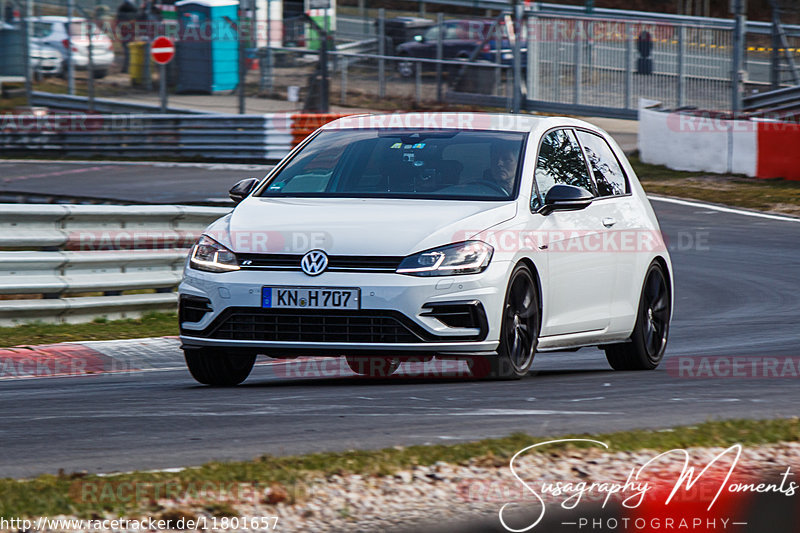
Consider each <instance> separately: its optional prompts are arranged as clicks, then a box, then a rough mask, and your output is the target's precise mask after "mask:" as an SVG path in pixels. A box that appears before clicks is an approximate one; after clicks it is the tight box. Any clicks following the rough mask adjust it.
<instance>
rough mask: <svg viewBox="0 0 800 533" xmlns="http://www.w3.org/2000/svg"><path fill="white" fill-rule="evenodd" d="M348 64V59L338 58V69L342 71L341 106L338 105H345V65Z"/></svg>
mask: <svg viewBox="0 0 800 533" xmlns="http://www.w3.org/2000/svg"><path fill="white" fill-rule="evenodd" d="M348 63H350V61H349V60H348V58H346V57H342V58H339V67H340V68H341V70H342V83H341V85H342V87H341V90H342V95H341V101H342V102H341V104H340V105H347V65H348Z"/></svg>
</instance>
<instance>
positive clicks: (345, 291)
mask: <svg viewBox="0 0 800 533" xmlns="http://www.w3.org/2000/svg"><path fill="white" fill-rule="evenodd" d="M230 194H231V198H232V199H234V201H236V202H238V205H237V206H236V208H235V209H234V210H233V212H231V213H230V214H228V215H226V216H224V217H223V218H221V219H220V220H218V221H216V222H215V223H213V224H211V225H210V226H209V227H208V228H207V229H206V231H205V233H204V235H203V236H202V237H201V238H200V240H199V241H198V242H197V244H195V246H194V247H193V248H192V250H191V252H190V255H189V258H188V260H187V264H186V268H185V271H184V276H185V277H184V280H183V282H182V283H181V285H180V287H179V292H180V300H179V302H180V303H179V321H180V335H181V341H182V346H183V349H184V352H185V357H186V362H187V365H188V367H189V370H190V372H191V374H192V376H194V378H195V379H196V380H197V381H199V382H200V383H205V384H210V385H234V384H237V383H240V382H241V381H243V380H244V379H245V378H246V377H247V376H248V374H249V373H250V371H251V369H252V367H253V364H254V361H255V358H256V355H257V354H264V355H268V356H271V357H277V358H282V357H294V356H297V355H302V354H313V355H316V356H323V355H327V356H345V357H346V360H347V363H348V365H349V366H350V368H351V369H352V370H353V371H354V372H356V373H361V374H365V375H369V376H385V375H389V374H391V373H392V372H394V371H395V370H396V369H397V368H398V366H399V365H400V363H401V362H403V361H405V360H408V359H409V358H413V359H417V360H418V359H423V360H428V359H430V358H432V357H434V356H435V357H443V358H453V357H455V358H462V359H466V360H467V361H468V363H469V364H470V368H471V369H472V371H473V373H474V374H476V375H478V376H488V377H492V378H500V379H515V378H520V377H522V376H524V375H526V374H527V372H528V370H529V369H530V367H531V364H532V362H533V357H534V354H535V352H536V351H552V350H573V349H577V348H580V347H583V346H599V347H601V348H602V349H604V350H605V353H606V356H607V358H608V361H609V363H610V364H611V366H612V367H613V368H615V369H629V370H632V369H653V368H655V367H656V366H657V365H658V364H659V362H660V361H661V358H662V356H663V354H664V349H665V347H666V344H667V336H668V331H669V323H670V318H671V314H672V301H673V298H672V287H673V282H672V266H671V263H670V257H669V254H668V252H667V249H666V247H665V246H664V245H663V240H662V239H661V237H660V230H659V225H658V221H657V220H656V216H655V214H654V212H653V209H652V207H651V206H650V203H649V202H648V199H647V197H646V196H645V193H644V190H643V189H642V187H641V185H640V184H639V181H638V179H637V177H636V174H635V173H634V171H633V169H632V168H631V166H630V164H629V163H628V161H627V160H626V159H625V155H624V154H623V153H622V151H621V150H620V148H619V146H617V144H616V143H615V142H614V141H613V139H611V138H610V137H609V136H608V135H607V134H606V133H605V132H603V131H602V130H600V129H598V128H596V127H595V126H592V125H590V124H587V123H586V122H583V121H580V120H575V119H570V118H560V117H530V116H525V117H523V116H518V115H517V116H515V115H482V114H466V113H465V114H457V113H441V114H439V113H432V114H428V115H425V116H421V115H418V114H417V115H415V114H409V115H397V114H395V115H390V116H389V115H387V116H360V117H349V118H344V119H339V120H337V121H334V122H332V123H329V124H327V125H325V126H323V127H322V128H320V129H319V130H317V131H316V132H315V133H313V134H312V135H311V136H310V137H309V138H308V139H306V140H305V141H304V142H303V143H302V145H301V146H300V147H299V148H298V149H297V150H295V151H293V152H292V153H291V154H289V155H288V156H287V157H286V158H285V159H284V160H283V161H282V162H280V163H279V164H278V165H277V166H276V167H275V168H274V169H273V170H272V171H271V172H270V173H269V174H268V175H267V176H266V178H265V179H263V180H259V179H257V178H249V179H246V180H243V181H240V182H239V183H237V184H236V185H235V186H234V187H233V188H232V189H231V191H230Z"/></svg>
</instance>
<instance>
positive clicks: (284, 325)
mask: <svg viewBox="0 0 800 533" xmlns="http://www.w3.org/2000/svg"><path fill="white" fill-rule="evenodd" d="M403 322H404V321H402V320H401V319H400V318H399V317H397V316H394V314H393V313H391V312H383V313H382V312H376V311H351V312H343V311H328V312H323V311H308V310H303V311H300V312H294V311H290V310H272V309H266V310H260V309H246V310H245V309H239V310H234V311H230V312H226V313H223V314H222V315H221V316H220V317H219V318H218V319H217V320H216V321H215V324H212V326H211V327H209V328H208V330H207V332H208V334H206V332H204V334H203V336H207V337H210V338H214V339H230V340H253V341H284V342H321V343H332V342H348V343H415V342H422V341H423V339H422V338H421V337H420V336H419V335H417V334H415V333H414V332H413V331H412V330H411V327H410V326H409V325H407V324H404V323H403ZM189 334H191V333H189Z"/></svg>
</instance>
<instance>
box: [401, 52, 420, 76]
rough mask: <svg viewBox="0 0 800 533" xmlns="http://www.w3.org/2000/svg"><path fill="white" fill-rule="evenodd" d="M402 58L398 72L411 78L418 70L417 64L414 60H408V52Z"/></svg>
mask: <svg viewBox="0 0 800 533" xmlns="http://www.w3.org/2000/svg"><path fill="white" fill-rule="evenodd" d="M400 58H401V59H400V60H399V61H398V62H397V73H398V74H400V76H402V77H404V78H410V77H411V76H413V75H414V73H415V72H416V70H415V66H416V65H415V64H414V62H413V61H408V54H403V55H401V56H400ZM403 59H405V61H403Z"/></svg>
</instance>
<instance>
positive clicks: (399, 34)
mask: <svg viewBox="0 0 800 533" xmlns="http://www.w3.org/2000/svg"><path fill="white" fill-rule="evenodd" d="M435 25H436V22H434V21H432V20H430V19H426V18H422V17H394V18H390V19H387V20H385V21H384V24H383V28H384V29H383V32H384V35H385V36H386V43H387V47H388V48H387V50H394V49H396V48H397V47H398V46H400V45H401V44H403V43H405V42H408V41H413V40H414V36H416V35H423V34H424V33H425V32H426V31H427V30H428V29H429V28H430V27H431V26H435ZM379 30H380V23H379V21H377V20H376V21H375V33H376V35H377V34H378V32H379Z"/></svg>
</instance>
